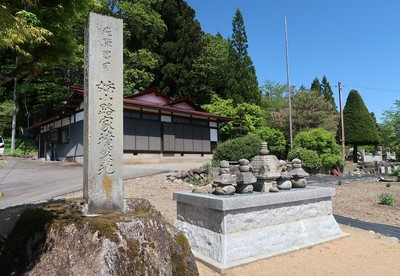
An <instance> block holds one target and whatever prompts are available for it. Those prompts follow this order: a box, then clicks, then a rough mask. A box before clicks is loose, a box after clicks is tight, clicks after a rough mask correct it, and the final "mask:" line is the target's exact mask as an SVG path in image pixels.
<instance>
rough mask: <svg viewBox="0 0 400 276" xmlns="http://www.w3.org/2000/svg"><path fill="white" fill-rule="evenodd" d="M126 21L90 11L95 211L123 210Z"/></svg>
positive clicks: (88, 119)
mask: <svg viewBox="0 0 400 276" xmlns="http://www.w3.org/2000/svg"><path fill="white" fill-rule="evenodd" d="M122 29H123V24H122V20H121V19H116V18H113V17H109V16H103V15H99V14H95V13H90V14H89V18H88V21H87V26H86V29H85V85H84V86H85V94H84V95H85V96H84V111H85V112H84V113H85V118H84V166H83V181H84V184H83V195H84V198H85V200H86V202H87V204H88V207H89V212H90V213H94V212H99V211H107V210H110V211H111V210H112V211H123V209H124V190H123V162H122V155H123V55H122V49H123V39H122V38H123V37H122Z"/></svg>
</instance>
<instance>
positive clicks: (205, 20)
mask: <svg viewBox="0 0 400 276" xmlns="http://www.w3.org/2000/svg"><path fill="white" fill-rule="evenodd" d="M187 3H188V4H189V5H190V6H191V7H192V8H193V9H194V10H195V11H196V18H197V19H198V20H199V22H200V24H201V26H202V29H203V30H204V31H205V32H208V33H212V34H216V33H217V32H220V33H221V34H222V36H223V37H225V38H227V37H229V36H230V35H231V34H232V18H233V16H234V14H235V11H236V9H237V8H239V9H240V10H241V12H242V14H243V17H244V22H245V26H246V32H247V38H248V43H249V55H250V56H251V58H252V60H253V63H254V66H255V68H256V72H257V77H258V82H259V84H260V85H262V84H263V83H264V82H265V80H271V81H275V82H279V83H286V63H285V62H286V56H285V32H284V17H285V16H286V17H287V24H288V38H289V64H290V83H291V84H292V85H295V86H296V87H297V88H299V87H300V85H302V84H303V85H304V86H305V87H306V88H309V87H310V85H311V82H312V80H313V79H314V78H315V77H318V78H319V79H320V80H321V79H322V76H323V75H326V77H327V79H328V81H329V83H330V85H331V87H332V90H333V91H334V97H335V100H336V103H337V106H339V104H338V101H339V96H338V89H337V87H335V86H337V83H338V81H340V82H341V83H342V84H343V85H344V88H343V90H342V92H343V94H342V97H343V105H344V104H345V102H346V99H347V96H348V94H349V92H350V90H351V89H356V90H357V91H358V92H359V93H360V95H361V96H362V98H363V100H364V103H365V105H366V106H367V108H368V110H369V111H370V112H374V113H375V115H376V117H377V120H378V122H379V121H381V117H382V116H381V114H382V112H383V111H384V110H388V109H391V108H393V106H394V105H393V103H394V101H395V100H397V99H400V16H399V12H400V1H398V0H382V1H371V0H364V1H362V0H347V1H345V0H335V1H317V0H304V1H296V0H293V1H290V0H187Z"/></svg>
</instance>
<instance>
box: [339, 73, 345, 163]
mask: <svg viewBox="0 0 400 276" xmlns="http://www.w3.org/2000/svg"><path fill="white" fill-rule="evenodd" d="M342 88H343V87H342V84H341V83H340V81H338V89H339V108H340V125H341V128H342V139H341V140H342V161H343V162H344V161H345V160H346V149H345V140H344V122H343V108H342Z"/></svg>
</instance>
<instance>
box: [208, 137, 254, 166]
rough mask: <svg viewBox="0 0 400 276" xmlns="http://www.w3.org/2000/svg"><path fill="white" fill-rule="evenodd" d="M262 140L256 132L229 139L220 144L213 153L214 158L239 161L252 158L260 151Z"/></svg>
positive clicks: (216, 159) (215, 159)
mask: <svg viewBox="0 0 400 276" xmlns="http://www.w3.org/2000/svg"><path fill="white" fill-rule="evenodd" d="M261 142H262V141H261V138H260V137H259V136H258V135H255V134H250V135H247V136H244V137H240V138H235V139H231V140H228V141H226V142H223V143H220V144H218V147H217V148H216V149H215V150H214V153H213V154H214V155H213V160H214V161H221V160H228V161H238V160H239V159H242V158H246V159H251V158H253V157H254V156H256V155H257V154H258V153H259V152H260V146H261Z"/></svg>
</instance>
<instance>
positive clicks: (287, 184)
mask: <svg viewBox="0 0 400 276" xmlns="http://www.w3.org/2000/svg"><path fill="white" fill-rule="evenodd" d="M277 182H278V189H279V190H290V189H291V188H292V181H290V180H285V179H281V180H278V181H277Z"/></svg>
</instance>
